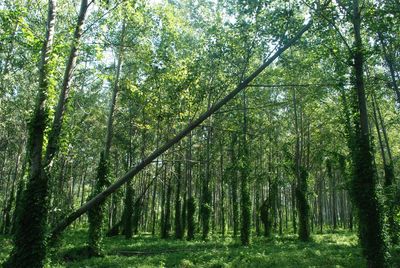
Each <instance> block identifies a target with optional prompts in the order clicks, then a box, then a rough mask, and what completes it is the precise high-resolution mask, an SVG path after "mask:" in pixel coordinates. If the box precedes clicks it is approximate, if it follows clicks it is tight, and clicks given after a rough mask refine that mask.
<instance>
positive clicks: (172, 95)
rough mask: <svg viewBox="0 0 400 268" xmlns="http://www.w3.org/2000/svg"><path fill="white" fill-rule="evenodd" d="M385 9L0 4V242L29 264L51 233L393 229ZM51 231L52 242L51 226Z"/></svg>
mask: <svg viewBox="0 0 400 268" xmlns="http://www.w3.org/2000/svg"><path fill="white" fill-rule="evenodd" d="M399 10H400V3H399V2H398V1H397V0H386V1H358V0H344V1H329V0H326V1H311V0H304V1H296V0H290V1H279V0H269V1H266V0H257V1H244V0H219V1H212V0H207V1H195V0H174V1H172V0H171V1H166V0H165V1H161V0H160V1H145V0H143V1H141V0H138V1H130V0H126V1H122V0H121V1H118V0H111V1H94V0H79V1H78V0H74V1H66V0H48V1H45V0H40V1H29V0H14V1H9V0H5V1H3V2H2V3H0V26H1V27H0V44H1V45H0V156H1V157H0V205H1V218H0V232H1V233H3V234H6V235H12V236H13V239H14V248H13V251H12V253H11V254H10V257H9V259H8V260H7V262H6V263H5V264H4V265H5V266H6V267H43V265H44V264H45V262H46V257H47V256H48V252H49V250H50V248H51V247H54V246H55V245H57V243H54V242H55V241H56V240H58V239H60V234H61V233H62V232H63V231H64V230H65V229H66V228H67V227H68V226H71V225H73V227H84V228H87V229H88V240H87V241H88V248H89V253H90V255H91V256H98V255H101V253H102V250H101V241H102V237H103V236H104V235H109V236H113V235H118V234H123V235H124V236H125V238H126V239H134V235H137V234H139V233H150V234H152V235H153V236H156V235H157V236H160V237H161V238H164V239H167V238H171V239H187V240H193V239H196V238H197V239H203V240H208V239H210V238H211V237H213V236H219V235H220V236H222V237H226V236H233V237H239V236H240V241H241V243H242V245H245V246H247V245H250V244H251V237H252V236H255V235H257V236H260V235H265V236H267V237H269V236H271V235H272V234H276V235H282V234H283V233H296V234H298V237H299V239H300V240H302V241H309V240H310V239H312V234H313V233H317V232H319V233H322V232H325V231H327V230H336V229H339V228H343V229H350V230H357V232H358V233H359V237H360V244H361V246H362V248H363V253H364V256H365V257H366V259H367V262H368V265H369V267H384V266H385V265H387V262H388V257H389V256H388V254H387V253H388V250H389V249H390V248H391V247H393V246H394V245H396V244H398V242H399V234H400V205H399V204H400V190H399V189H400V184H399V179H398V174H399V173H400V165H399V161H398V159H399V157H400V140H399V138H398V129H399V127H400V117H399V109H400V90H399V86H398V83H399V74H400V64H399V62H398V59H400V54H399V53H400V38H399V34H400V21H399V20H400V11H399ZM65 231H66V232H68V230H65Z"/></svg>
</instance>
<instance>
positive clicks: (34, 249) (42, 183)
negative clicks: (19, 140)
mask: <svg viewBox="0 0 400 268" xmlns="http://www.w3.org/2000/svg"><path fill="white" fill-rule="evenodd" d="M55 20H56V0H49V1H48V14H47V24H46V37H45V40H44V42H43V47H42V51H41V61H40V65H39V88H38V93H37V99H36V103H35V107H34V112H33V115H32V119H31V122H30V132H29V146H28V156H29V165H30V174H29V180H28V183H27V187H26V190H25V192H24V193H23V196H22V199H21V203H20V204H21V205H20V206H19V209H18V210H19V211H18V214H19V215H18V216H17V223H16V229H15V242H14V248H13V250H12V252H11V255H10V257H9V259H8V260H7V262H6V263H5V264H4V266H5V267H33V268H36V267H43V265H44V261H45V258H46V246H45V244H46V243H45V230H46V229H45V228H46V218H47V213H48V208H47V194H48V179H47V176H46V175H45V172H44V169H43V162H42V152H43V141H44V131H45V128H46V121H47V118H48V113H47V107H46V102H47V98H48V97H47V96H48V91H49V87H50V85H49V79H50V77H49V76H50V74H49V73H50V66H49V61H50V54H51V51H52V46H53V39H54V32H55Z"/></svg>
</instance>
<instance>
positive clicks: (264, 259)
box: [0, 229, 400, 268]
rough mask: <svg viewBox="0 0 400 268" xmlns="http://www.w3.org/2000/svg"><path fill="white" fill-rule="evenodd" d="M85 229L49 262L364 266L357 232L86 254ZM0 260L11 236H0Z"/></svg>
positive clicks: (396, 256)
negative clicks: (301, 239) (306, 240)
mask: <svg viewBox="0 0 400 268" xmlns="http://www.w3.org/2000/svg"><path fill="white" fill-rule="evenodd" d="M86 236H87V234H86V231H85V230H84V229H79V230H74V231H69V232H67V234H66V235H65V238H64V240H63V244H62V246H61V249H60V250H59V251H58V253H57V255H56V256H55V257H53V260H52V261H51V263H50V264H49V267H104V268H105V267H365V266H366V263H365V261H364V259H363V257H362V254H361V249H360V247H359V246H358V238H357V236H356V234H354V233H349V232H344V231H339V232H336V233H328V234H316V235H313V236H312V238H313V240H312V241H311V242H309V243H304V242H299V241H298V240H297V238H296V236H294V235H285V236H283V237H274V238H270V239H265V238H262V237H253V240H252V245H251V246H250V247H242V246H240V243H239V241H235V240H233V239H231V238H226V239H224V240H223V239H221V238H219V237H213V238H211V239H210V241H208V242H202V241H198V240H196V241H190V242H188V241H184V240H183V241H176V240H172V239H171V240H161V239H159V238H153V237H151V236H149V235H141V236H138V237H135V238H133V239H131V240H125V239H124V238H123V237H121V236H117V237H113V238H105V239H104V257H96V258H90V259H89V258H86V257H85V256H84V254H82V252H83V250H82V249H83V245H85V243H86ZM0 245H2V247H0V263H1V262H3V261H4V260H5V258H6V257H7V254H8V253H9V251H10V250H11V240H10V239H9V238H8V237H4V236H0ZM391 266H392V267H400V248H396V249H394V250H393V251H392V260H391Z"/></svg>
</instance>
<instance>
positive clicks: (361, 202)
mask: <svg viewBox="0 0 400 268" xmlns="http://www.w3.org/2000/svg"><path fill="white" fill-rule="evenodd" d="M352 20H353V21H352V23H353V27H354V52H353V59H354V65H353V67H354V76H355V77H354V82H355V93H356V95H357V101H358V102H357V104H358V105H357V106H358V107H357V117H358V118H357V121H356V122H355V123H356V126H357V128H356V139H355V140H356V143H355V146H354V148H353V159H354V160H353V163H354V177H353V181H352V191H353V197H354V201H355V205H356V206H357V208H358V219H359V228H360V229H359V230H360V240H361V245H362V248H363V253H364V255H365V256H366V258H367V263H368V266H369V267H385V266H386V260H385V254H386V245H385V242H384V235H383V217H382V212H381V210H380V205H379V199H378V197H377V195H376V182H375V171H374V168H373V156H372V152H371V146H370V138H369V128H368V113H367V105H366V97H365V89H364V55H363V45H362V39H361V14H360V10H359V3H358V0H353V16H352Z"/></svg>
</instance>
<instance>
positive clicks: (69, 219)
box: [49, 20, 313, 241]
mask: <svg viewBox="0 0 400 268" xmlns="http://www.w3.org/2000/svg"><path fill="white" fill-rule="evenodd" d="M312 23H313V21H312V20H310V21H309V22H308V23H307V24H306V25H304V26H303V27H302V28H301V29H300V30H299V31H298V32H297V33H296V34H295V35H294V36H293V37H292V38H291V39H289V40H288V41H287V43H286V44H284V45H283V46H282V47H281V48H279V49H278V50H277V51H276V52H275V53H274V54H273V55H272V56H271V57H270V58H268V59H267V60H266V61H264V62H263V63H262V64H261V65H260V66H259V67H258V68H257V69H256V70H255V71H254V72H253V73H252V74H251V75H249V76H248V77H247V78H246V79H244V80H243V81H242V82H241V83H240V84H239V85H237V86H236V88H235V89H234V90H232V91H231V92H230V93H229V94H228V95H226V96H225V97H224V98H223V99H221V100H220V101H218V102H217V103H215V104H214V105H212V106H211V107H210V108H209V109H208V110H207V111H206V112H204V113H203V114H201V115H200V116H199V117H198V118H197V119H196V120H194V121H192V122H191V123H190V124H189V125H188V126H187V127H186V128H185V129H183V130H182V131H180V132H179V133H178V134H177V135H176V136H175V137H173V138H172V139H170V140H169V141H167V142H166V143H164V144H163V145H162V146H161V147H159V148H158V149H156V150H155V151H153V153H151V154H150V155H149V156H148V157H147V158H145V159H144V160H142V161H141V162H140V163H139V164H138V165H136V166H135V167H133V168H132V169H130V170H129V171H128V172H127V173H126V174H125V175H123V176H122V177H121V178H120V179H118V180H117V181H116V182H114V183H113V184H112V185H110V186H109V187H108V188H107V189H106V190H104V191H103V192H101V193H99V194H98V195H96V196H95V197H93V198H92V199H91V200H89V201H87V202H86V203H85V204H83V205H82V206H81V207H80V208H78V209H77V210H75V211H74V212H72V213H71V214H69V215H68V216H67V217H66V218H64V219H63V220H62V221H61V222H60V223H59V224H57V225H56V226H55V228H54V229H53V230H52V231H51V233H50V236H49V239H50V240H53V241H54V240H56V239H57V238H58V237H59V235H60V234H61V233H62V232H63V231H64V230H65V228H67V227H68V226H69V225H70V224H71V223H73V222H74V221H75V220H76V219H78V218H79V217H80V216H81V215H83V214H85V213H86V212H87V211H88V210H89V209H91V208H92V207H93V206H95V205H96V204H98V203H100V202H102V201H103V200H105V199H106V198H107V197H108V196H109V195H111V194H112V193H114V192H115V191H116V190H117V189H118V188H119V187H121V186H122V185H123V184H125V183H127V182H128V181H129V180H131V179H132V178H133V177H134V176H135V175H136V174H138V173H139V172H140V171H141V170H143V169H144V168H145V167H146V166H147V165H149V164H150V163H151V162H152V161H153V160H155V159H156V158H157V157H159V156H160V155H161V154H163V153H164V152H165V151H167V150H168V149H169V148H171V147H172V146H173V145H174V144H176V143H177V142H179V141H180V140H181V139H183V138H184V137H185V136H186V135H188V134H189V133H190V132H191V131H192V130H193V129H195V128H196V127H197V126H199V125H200V124H201V123H202V122H204V121H205V120H206V119H207V118H209V117H210V116H211V115H212V114H213V113H215V112H216V111H218V110H219V109H220V108H221V107H222V106H224V105H225V104H226V103H227V102H229V101H230V100H231V99H233V98H234V97H235V96H236V95H237V94H238V93H239V92H241V91H242V90H243V89H245V88H246V87H247V86H248V84H249V83H250V82H252V81H253V80H254V79H255V78H256V77H257V76H258V75H259V74H260V73H261V72H262V71H263V70H264V69H265V68H267V67H268V66H269V65H270V64H271V63H272V62H274V61H275V60H276V59H277V58H278V57H279V56H280V55H281V54H282V53H283V52H285V51H286V50H287V49H288V48H289V47H291V46H292V45H293V44H294V43H295V42H296V41H297V40H299V39H300V38H301V36H302V35H303V34H304V33H305V32H306V31H307V30H308V29H310V27H311V25H312Z"/></svg>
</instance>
